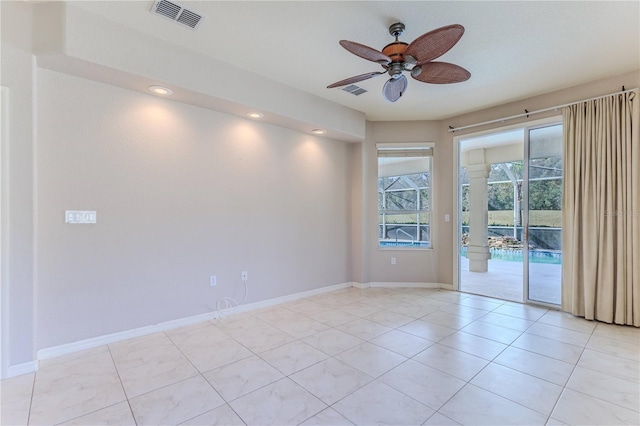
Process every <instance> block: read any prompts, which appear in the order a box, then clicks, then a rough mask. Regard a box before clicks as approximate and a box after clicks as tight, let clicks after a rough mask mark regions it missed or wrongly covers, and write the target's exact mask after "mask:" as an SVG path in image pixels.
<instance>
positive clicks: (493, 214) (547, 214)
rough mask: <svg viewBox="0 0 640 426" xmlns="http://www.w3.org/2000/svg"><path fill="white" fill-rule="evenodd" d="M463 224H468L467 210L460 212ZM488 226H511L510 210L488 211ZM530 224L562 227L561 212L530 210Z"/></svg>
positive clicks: (511, 212) (511, 214)
mask: <svg viewBox="0 0 640 426" xmlns="http://www.w3.org/2000/svg"><path fill="white" fill-rule="evenodd" d="M462 222H463V224H465V225H467V224H469V212H462ZM489 225H490V226H513V211H512V210H494V211H490V212H489ZM529 225H530V226H548V227H550V228H560V227H562V212H560V211H559V210H531V211H530V212H529Z"/></svg>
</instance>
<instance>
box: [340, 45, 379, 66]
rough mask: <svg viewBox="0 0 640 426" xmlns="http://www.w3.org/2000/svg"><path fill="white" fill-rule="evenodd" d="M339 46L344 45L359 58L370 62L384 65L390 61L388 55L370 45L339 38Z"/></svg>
mask: <svg viewBox="0 0 640 426" xmlns="http://www.w3.org/2000/svg"><path fill="white" fill-rule="evenodd" d="M340 46H342V47H344V48H345V49H347V50H348V51H349V52H351V53H353V54H354V55H356V56H360V57H361V58H364V59H366V60H369V61H372V62H377V63H379V64H384V65H386V64H388V63H390V62H391V58H390V57H388V56H387V55H385V54H384V53H382V52H379V51H377V50H376V49H374V48H372V47H369V46H365V45H364V44H360V43H356V42H354V41H349V40H340Z"/></svg>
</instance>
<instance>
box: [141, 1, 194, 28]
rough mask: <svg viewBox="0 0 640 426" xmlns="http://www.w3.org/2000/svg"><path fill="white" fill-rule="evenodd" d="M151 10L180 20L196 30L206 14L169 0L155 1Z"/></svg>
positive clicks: (176, 20)
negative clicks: (203, 14)
mask: <svg viewBox="0 0 640 426" xmlns="http://www.w3.org/2000/svg"><path fill="white" fill-rule="evenodd" d="M151 12H152V13H156V14H158V15H160V16H164V17H165V18H169V19H171V20H172V21H175V22H179V23H181V24H183V25H186V26H187V27H189V28H192V29H194V30H195V29H196V28H198V26H199V25H200V23H201V22H202V20H203V19H204V16H202V15H201V14H199V13H197V12H194V11H193V10H189V9H185V8H184V7H182V6H180V5H179V4H176V3H173V2H170V1H167V0H156V1H154V2H153V6H152V7H151Z"/></svg>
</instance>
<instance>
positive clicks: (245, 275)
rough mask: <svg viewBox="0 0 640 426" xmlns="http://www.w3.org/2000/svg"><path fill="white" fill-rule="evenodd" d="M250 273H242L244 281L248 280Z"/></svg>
mask: <svg viewBox="0 0 640 426" xmlns="http://www.w3.org/2000/svg"><path fill="white" fill-rule="evenodd" d="M247 277H248V273H247V271H242V281H247V280H248V278H247Z"/></svg>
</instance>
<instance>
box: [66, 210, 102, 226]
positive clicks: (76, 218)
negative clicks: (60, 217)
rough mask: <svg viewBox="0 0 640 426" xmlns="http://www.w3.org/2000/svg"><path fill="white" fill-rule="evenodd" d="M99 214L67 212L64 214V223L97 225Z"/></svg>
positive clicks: (93, 212) (88, 211) (77, 211)
mask: <svg viewBox="0 0 640 426" xmlns="http://www.w3.org/2000/svg"><path fill="white" fill-rule="evenodd" d="M96 220H97V214H96V211H95V210H66V211H65V212H64V223H69V224H80V223H96Z"/></svg>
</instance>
